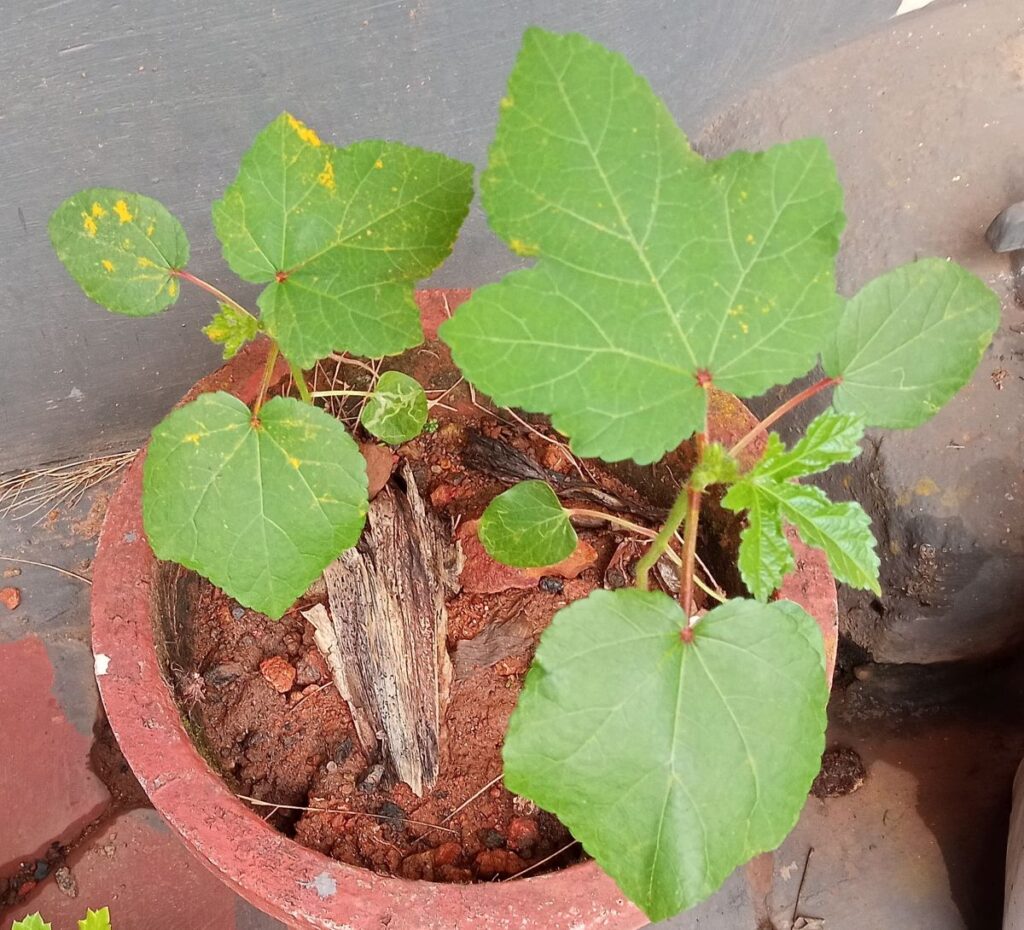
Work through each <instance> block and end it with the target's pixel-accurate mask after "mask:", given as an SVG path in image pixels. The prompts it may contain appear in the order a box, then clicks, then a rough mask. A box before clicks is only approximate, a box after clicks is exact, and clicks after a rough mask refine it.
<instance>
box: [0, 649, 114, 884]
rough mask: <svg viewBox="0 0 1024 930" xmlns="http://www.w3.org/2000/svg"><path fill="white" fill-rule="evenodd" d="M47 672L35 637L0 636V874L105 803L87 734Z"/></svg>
mask: <svg viewBox="0 0 1024 930" xmlns="http://www.w3.org/2000/svg"><path fill="white" fill-rule="evenodd" d="M53 679H54V672H53V666H52V665H51V664H50V660H49V658H48V657H47V655H46V648H45V647H44V646H43V642H42V640H41V639H39V638H38V637H36V636H26V637H25V638H24V639H20V640H15V641H14V642H10V643H0V708H2V712H3V723H2V724H0V732H2V740H0V747H2V748H0V752H2V759H0V811H3V828H2V829H0V875H4V874H8V873H10V872H12V871H14V870H15V869H16V868H17V865H18V863H19V862H20V861H22V860H28V859H34V858H36V857H37V856H38V855H40V854H41V853H43V852H44V851H45V850H46V848H47V847H48V846H49V845H50V843H51V842H53V841H54V840H58V841H60V842H67V841H68V840H70V839H72V838H74V837H75V836H77V835H78V834H79V833H80V832H81V830H82V828H83V827H85V826H86V825H87V824H88V823H89V822H90V821H92V820H94V819H95V818H96V817H98V816H99V815H100V814H101V813H102V812H103V810H104V809H105V808H106V806H107V805H108V804H109V803H110V795H109V794H108V792H107V789H106V788H105V787H104V785H103V783H102V782H101V781H100V780H99V779H98V778H97V777H96V775H94V774H93V772H92V771H91V769H90V768H89V748H90V745H91V742H90V740H89V738H88V737H87V736H85V735H83V734H82V733H80V732H79V731H78V730H76V729H75V727H74V726H72V725H71V723H70V722H69V721H68V719H67V717H66V716H65V714H64V711H63V710H62V709H61V707H60V705H59V704H58V702H57V699H56V698H55V697H54V695H53V693H52V690H51V689H52V687H53Z"/></svg>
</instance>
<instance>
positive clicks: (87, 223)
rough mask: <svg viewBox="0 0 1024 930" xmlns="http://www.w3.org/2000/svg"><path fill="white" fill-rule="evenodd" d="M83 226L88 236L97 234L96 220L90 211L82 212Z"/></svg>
mask: <svg viewBox="0 0 1024 930" xmlns="http://www.w3.org/2000/svg"><path fill="white" fill-rule="evenodd" d="M82 226H84V227H85V234H86V235H87V236H90V237H92V236H95V235H96V220H94V219H93V218H92V217H91V216H89V214H88V213H83V214H82Z"/></svg>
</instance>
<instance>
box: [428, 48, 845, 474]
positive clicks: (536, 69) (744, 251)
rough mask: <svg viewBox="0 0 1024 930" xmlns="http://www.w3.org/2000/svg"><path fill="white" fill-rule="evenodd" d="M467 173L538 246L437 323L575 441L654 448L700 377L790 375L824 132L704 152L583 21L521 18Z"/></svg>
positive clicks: (479, 378) (619, 453)
mask: <svg viewBox="0 0 1024 930" xmlns="http://www.w3.org/2000/svg"><path fill="white" fill-rule="evenodd" d="M481 188H482V192H483V201H484V206H485V208H486V210H487V213H488V217H489V219H490V222H491V225H492V226H493V227H494V229H495V231H496V232H497V233H498V234H499V235H500V236H501V237H502V238H503V239H504V240H505V241H506V242H507V243H508V244H509V245H510V247H511V248H512V249H513V250H514V251H516V252H518V253H519V254H523V255H533V256H537V257H538V259H539V260H538V263H537V265H536V266H535V267H534V268H531V269H527V270H525V271H517V272H514V273H513V274H510V275H508V276H507V277H506V278H505V279H504V280H503V281H502V282H501V283H499V284H494V285H490V286H488V287H484V288H481V289H479V290H477V291H476V292H475V293H474V294H473V296H472V298H471V299H470V300H469V301H468V302H467V303H465V304H463V305H462V306H461V307H460V308H459V309H458V310H457V311H456V313H455V316H454V317H453V319H451V320H449V321H446V322H445V323H444V324H443V326H442V327H441V330H440V332H441V336H442V338H443V339H444V341H445V342H446V343H448V345H449V346H450V347H451V348H452V352H453V356H454V358H455V361H456V363H457V364H458V365H459V367H460V368H461V369H462V371H463V372H464V373H465V374H466V376H467V378H469V380H471V381H472V382H473V383H474V384H476V385H477V386H478V387H480V388H481V389H482V390H484V391H486V392H487V393H488V394H490V395H491V397H492V398H493V399H494V400H495V401H496V402H497V403H499V404H501V405H504V406H510V407H511V406H515V407H520V408H523V409H526V410H530V411H536V412H542V413H547V414H549V415H550V416H551V418H552V422H553V423H554V425H555V427H556V428H557V429H558V430H559V431H560V432H562V433H564V434H566V435H568V436H570V437H571V440H572V445H573V449H574V450H575V451H576V452H577V453H578V454H580V455H584V456H599V457H601V458H604V459H607V460H619V459H624V458H633V459H635V460H636V461H638V462H652V461H655V460H657V459H658V458H660V457H661V456H662V455H663V454H664V453H665V452H666V451H667V450H669V449H671V448H674V447H675V446H676V445H678V444H679V442H680V441H681V440H683V439H685V438H686V437H687V436H689V435H690V434H691V433H693V432H694V430H695V429H697V428H698V427H699V426H700V425H701V424H702V423H703V421H704V413H705V409H706V396H705V391H704V390H703V389H702V387H701V384H700V383H699V382H704V381H706V380H707V378H708V377H710V379H711V381H712V382H713V384H714V385H715V386H717V387H720V388H722V389H724V390H727V391H731V392H733V393H735V394H739V395H740V396H753V395H757V394H761V393H763V392H764V391H766V390H767V389H768V388H770V387H771V386H772V385H775V384H779V383H785V382H788V381H790V380H791V379H792V378H794V377H797V376H799V375H802V374H804V373H805V372H807V371H808V370H809V369H810V368H811V367H812V366H813V364H814V362H815V360H816V356H817V353H818V351H819V350H820V348H821V344H822V342H823V340H824V338H825V335H826V333H828V332H829V330H830V329H831V328H832V327H833V325H834V323H835V319H836V315H837V313H838V310H839V302H838V299H837V298H836V296H835V293H834V281H833V269H834V263H835V254H836V250H837V248H838V243H839V233H840V231H841V229H842V227H843V223H844V217H843V213H842V192H841V190H840V187H839V184H838V182H837V180H836V175H835V169H834V166H833V164H832V161H831V159H830V157H829V154H828V150H827V149H826V147H825V145H824V143H822V142H821V141H819V140H805V141H801V142H794V143H791V144H789V145H784V146H779V147H776V148H773V149H771V150H769V151H767V152H762V153H757V154H751V153H746V152H738V153H735V154H733V155H730V156H729V157H727V158H724V159H722V160H720V161H712V162H706V161H704V159H702V158H701V157H700V156H698V155H697V154H696V153H695V152H694V151H693V150H692V149H691V148H690V146H689V143H688V142H687V140H686V138H685V136H684V135H683V133H682V132H680V130H679V129H678V127H677V126H676V125H675V123H674V122H673V120H672V118H671V116H670V114H669V112H668V110H667V109H666V107H665V106H664V104H662V102H661V101H660V100H659V99H658V98H657V97H656V96H655V95H654V94H653V92H652V91H651V89H650V87H649V86H648V84H647V82H646V81H644V80H643V79H642V78H640V77H639V76H638V75H636V74H635V73H634V72H633V70H632V69H631V68H630V66H629V64H628V63H627V62H626V60H625V59H624V58H622V57H621V56H619V55H616V54H613V53H611V52H609V51H607V50H605V49H604V48H602V47H601V46H599V45H596V44H595V43H592V42H590V41H588V40H587V39H585V38H583V37H582V36H578V35H554V34H551V33H547V32H544V31H542V30H539V29H530V30H528V31H527V33H526V36H525V38H524V40H523V47H522V50H521V51H520V53H519V57H518V59H517V61H516V65H515V68H514V70H513V72H512V75H511V78H510V80H509V87H508V94H507V96H506V98H505V99H504V100H503V101H502V106H501V115H500V119H499V123H498V131H497V136H496V138H495V141H494V144H493V146H492V147H491V151H490V159H489V163H488V168H487V171H486V173H485V174H484V176H483V178H482V180H481Z"/></svg>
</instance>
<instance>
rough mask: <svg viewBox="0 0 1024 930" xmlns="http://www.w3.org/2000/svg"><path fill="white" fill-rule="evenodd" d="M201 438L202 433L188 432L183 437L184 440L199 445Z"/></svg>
mask: <svg viewBox="0 0 1024 930" xmlns="http://www.w3.org/2000/svg"><path fill="white" fill-rule="evenodd" d="M202 438H203V436H202V433H189V434H188V435H187V436H186V437H185V442H190V443H192V445H194V446H198V445H199V440H200V439H202Z"/></svg>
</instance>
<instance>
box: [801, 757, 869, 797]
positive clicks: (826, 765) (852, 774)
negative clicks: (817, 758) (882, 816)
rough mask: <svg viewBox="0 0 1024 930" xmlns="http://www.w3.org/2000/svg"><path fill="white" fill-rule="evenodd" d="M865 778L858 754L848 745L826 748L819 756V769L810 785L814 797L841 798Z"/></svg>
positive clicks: (851, 791) (859, 784)
mask: <svg viewBox="0 0 1024 930" xmlns="http://www.w3.org/2000/svg"><path fill="white" fill-rule="evenodd" d="M865 778H867V770H866V769H865V768H864V763H863V762H862V761H861V758H860V756H859V755H858V754H857V753H856V752H855V751H854V750H853V749H851V748H850V747H849V746H834V747H832V748H831V749H826V750H825V754H824V755H823V756H822V757H821V771H820V772H819V773H818V777H817V778H815V779H814V784H813V785H811V794H813V795H814V796H815V797H816V798H822V799H824V798H841V797H844V796H845V795H847V794H853V792H854V791H856V790H857V789H858V788H860V787H861V785H863V784H864V779H865Z"/></svg>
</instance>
